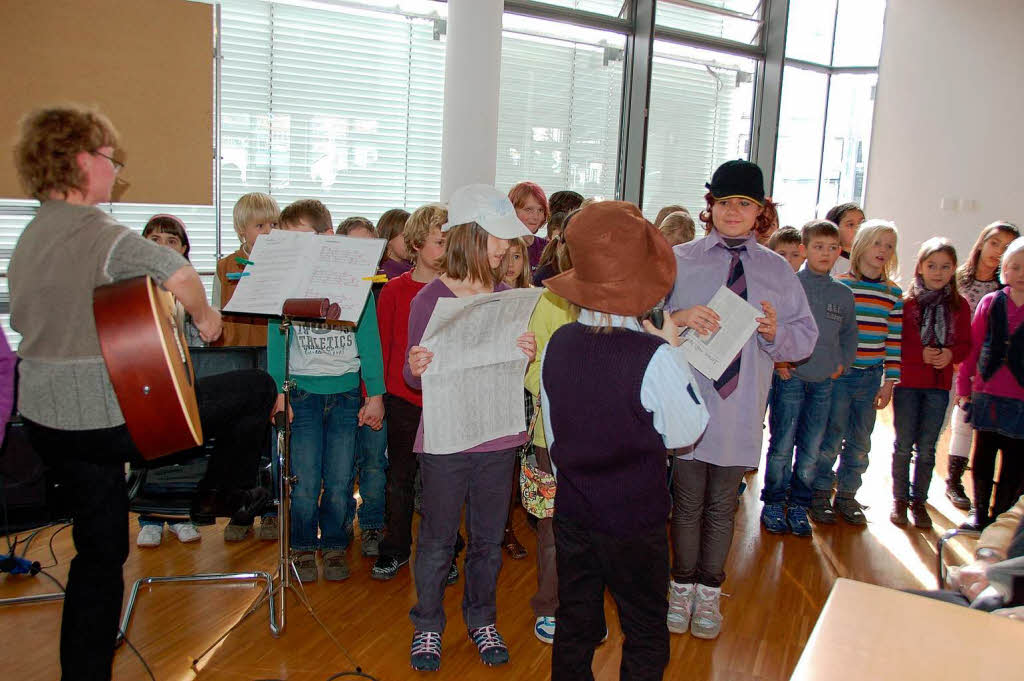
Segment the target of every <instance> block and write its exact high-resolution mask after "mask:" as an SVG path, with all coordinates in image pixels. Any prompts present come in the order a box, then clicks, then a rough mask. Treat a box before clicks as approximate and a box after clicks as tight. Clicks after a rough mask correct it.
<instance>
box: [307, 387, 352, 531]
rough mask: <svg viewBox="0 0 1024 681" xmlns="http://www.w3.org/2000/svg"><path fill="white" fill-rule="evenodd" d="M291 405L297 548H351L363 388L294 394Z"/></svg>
mask: <svg viewBox="0 0 1024 681" xmlns="http://www.w3.org/2000/svg"><path fill="white" fill-rule="evenodd" d="M291 402H292V411H293V412H294V414H295V419H294V420H293V421H292V442H291V454H292V457H291V459H292V460H291V472H292V474H293V475H295V476H296V477H297V478H298V479H297V480H296V482H295V486H294V487H293V489H292V505H291V544H292V548H293V549H295V550H296V551H315V550H316V549H318V548H319V549H323V550H325V551H330V550H336V549H345V548H348V545H349V542H350V540H351V539H350V536H349V533H348V528H349V526H350V525H351V524H352V520H351V518H350V517H349V501H350V500H351V498H352V477H353V471H354V469H355V449H356V430H357V429H356V423H357V422H358V415H359V389H358V388H355V389H353V390H349V391H348V392H344V393H336V394H333V395H316V394H314V393H310V392H306V391H305V390H295V391H294V392H293V393H292V399H291ZM321 486H322V487H323V494H322V495H321V493H320V489H321ZM318 529H319V534H320V536H319V539H318V537H317V530H318Z"/></svg>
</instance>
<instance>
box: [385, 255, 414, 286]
mask: <svg viewBox="0 0 1024 681" xmlns="http://www.w3.org/2000/svg"><path fill="white" fill-rule="evenodd" d="M411 269H412V263H411V262H406V261H405V260H394V259H392V258H384V262H382V263H381V264H380V271H381V272H383V273H384V274H386V275H388V281H391V280H392V279H395V278H397V277H400V276H402V275H403V274H405V273H406V272H408V271H409V270H411Z"/></svg>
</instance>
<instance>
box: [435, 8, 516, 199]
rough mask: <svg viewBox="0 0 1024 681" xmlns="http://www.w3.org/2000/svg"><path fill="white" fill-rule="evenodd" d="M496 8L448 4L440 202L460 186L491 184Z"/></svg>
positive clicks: (497, 80)
mask: <svg viewBox="0 0 1024 681" xmlns="http://www.w3.org/2000/svg"><path fill="white" fill-rule="evenodd" d="M502 7H503V2H502V0H448V45H447V54H446V57H445V73H444V128H443V133H442V137H441V200H442V201H447V200H448V197H449V196H451V193H452V192H453V191H455V190H456V189H458V188H459V187H461V186H463V185H466V184H473V183H483V184H494V177H495V172H496V165H497V153H498V96H499V93H500V90H501V12H502Z"/></svg>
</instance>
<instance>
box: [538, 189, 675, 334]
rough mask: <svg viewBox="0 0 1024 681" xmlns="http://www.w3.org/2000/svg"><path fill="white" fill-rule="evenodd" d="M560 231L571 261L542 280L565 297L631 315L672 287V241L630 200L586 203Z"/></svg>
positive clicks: (641, 311)
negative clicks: (563, 269)
mask: <svg viewBox="0 0 1024 681" xmlns="http://www.w3.org/2000/svg"><path fill="white" fill-rule="evenodd" d="M564 236H565V243H566V245H567V246H568V247H569V255H570V256H571V257H572V264H573V267H572V269H571V270H568V271H566V272H563V273H562V274H559V275H557V276H555V277H552V278H551V279H545V280H544V285H545V286H547V287H548V289H550V290H551V291H552V292H554V293H556V294H557V295H559V296H561V297H563V298H565V299H566V300H568V301H569V302H570V303H575V304H576V305H579V306H580V307H585V308H588V309H591V310H597V311H598V312H607V313H609V314H615V315H621V316H624V317H636V316H639V315H642V314H643V313H645V312H647V311H648V310H650V309H651V308H652V307H654V306H655V305H656V304H657V303H658V302H659V301H660V300H661V299H662V298H664V297H665V296H666V295H668V292H669V291H670V290H672V284H673V282H675V279H676V259H675V256H674V255H673V254H672V247H671V246H669V245H668V242H667V241H666V240H665V237H664V236H662V234H661V232H659V231H658V229H657V228H656V227H655V226H654V225H652V224H651V223H649V222H648V221H647V220H645V219H644V216H643V214H642V213H641V212H640V209H639V208H637V207H636V206H635V205H633V204H632V203H629V202H627V201H600V202H598V203H592V204H590V205H589V206H587V207H586V208H584V209H583V210H581V211H580V212H579V213H577V214H576V215H575V216H574V217H573V218H572V220H571V221H570V222H569V226H568V227H566V229H565V235H564Z"/></svg>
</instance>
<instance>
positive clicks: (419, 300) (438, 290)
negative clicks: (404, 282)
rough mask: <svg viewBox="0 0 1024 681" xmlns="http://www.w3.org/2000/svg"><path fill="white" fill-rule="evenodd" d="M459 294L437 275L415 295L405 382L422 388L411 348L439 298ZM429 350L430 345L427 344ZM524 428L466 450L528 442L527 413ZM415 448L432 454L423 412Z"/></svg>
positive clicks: (499, 287) (503, 288)
mask: <svg viewBox="0 0 1024 681" xmlns="http://www.w3.org/2000/svg"><path fill="white" fill-rule="evenodd" d="M508 289H509V287H508V285H506V284H505V283H499V284H498V285H497V286H495V287H494V291H495V293H497V292H498V291H507V290H508ZM455 297H456V295H455V294H454V293H452V290H451V289H450V288H448V287H447V286H445V284H444V282H442V281H441V280H440V279H435V280H434V281H432V282H430V283H429V284H427V285H426V286H424V287H423V288H422V289H421V290H420V292H419V293H417V294H416V297H415V298H413V299H412V304H411V305H410V307H409V344H408V345H407V346H406V348H405V365H404V366H403V367H402V376H403V377H404V378H405V382H406V383H408V384H409V385H410V386H411V387H413V388H415V389H417V390H422V389H423V382H422V381H421V380H420V378H419V377H418V376H413V375H412V371H411V370H410V369H409V350H411V349H412V347H413V346H414V345H419V343H420V340H422V338H423V332H424V331H425V330H426V328H427V322H428V321H430V315H432V314H433V313H434V307H435V306H436V305H437V300H438V298H455ZM428 350H429V348H428ZM423 399H424V400H426V399H427V396H426V395H424V396H423ZM523 426H524V428H523V432H521V433H516V434H515V435H506V436H504V437H499V438H497V439H494V440H488V441H487V442H484V443H481V444H478V445H476V446H475V447H470V448H469V449H466V450H464V451H467V452H497V451H501V450H505V449H515V448H516V447H518V446H520V445H522V444H525V443H526V428H525V426H526V415H525V414H523ZM412 451H414V452H417V453H420V454H424V453H425V454H431V453H432V452H424V451H423V416H422V415H421V416H420V425H419V427H418V428H417V429H416V442H415V443H414V444H413V447H412Z"/></svg>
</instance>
